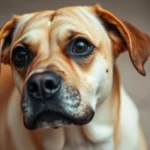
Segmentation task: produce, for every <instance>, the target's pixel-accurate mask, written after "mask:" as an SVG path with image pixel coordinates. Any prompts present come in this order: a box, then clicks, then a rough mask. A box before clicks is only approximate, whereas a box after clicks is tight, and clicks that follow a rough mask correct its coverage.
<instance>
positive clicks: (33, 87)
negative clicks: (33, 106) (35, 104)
mask: <svg viewBox="0 0 150 150" xmlns="http://www.w3.org/2000/svg"><path fill="white" fill-rule="evenodd" d="M28 90H29V91H30V92H32V93H35V92H38V85H37V84H36V83H35V82H31V83H30V84H29V85H28Z"/></svg>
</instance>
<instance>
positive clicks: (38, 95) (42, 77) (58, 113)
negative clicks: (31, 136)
mask: <svg viewBox="0 0 150 150" xmlns="http://www.w3.org/2000/svg"><path fill="white" fill-rule="evenodd" d="M21 106H22V111H23V116H24V124H25V127H26V128H28V129H36V128H39V127H49V126H52V127H60V126H64V125H69V124H76V125H84V124H87V123H88V122H90V121H91V120H92V118H93V116H94V111H93V110H92V109H91V107H90V106H88V105H87V104H86V103H85V102H83V101H82V100H81V96H80V93H79V91H78V90H77V89H76V88H74V87H73V86H69V85H67V84H66V83H65V82H64V81H63V79H62V78H61V77H60V76H59V75H57V74H56V73H55V72H50V71H47V72H42V73H36V74H34V75H32V76H31V77H30V78H29V79H28V81H27V84H26V87H25V89H24V92H23V96H22V103H21Z"/></svg>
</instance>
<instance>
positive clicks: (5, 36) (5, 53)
mask: <svg viewBox="0 0 150 150" xmlns="http://www.w3.org/2000/svg"><path fill="white" fill-rule="evenodd" d="M16 21H17V17H14V18H13V19H12V20H10V21H8V22H7V23H6V24H5V25H4V26H3V27H2V28H1V30H0V59H1V60H0V62H1V63H5V64H9V53H10V45H11V42H12V38H13V33H14V29H15V25H16Z"/></svg>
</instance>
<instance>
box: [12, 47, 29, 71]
mask: <svg viewBox="0 0 150 150" xmlns="http://www.w3.org/2000/svg"><path fill="white" fill-rule="evenodd" d="M29 60H30V55H29V51H28V50H27V49H26V48H25V47H23V46H18V47H16V48H15V49H14V50H13V53H12V61H13V63H14V64H15V66H17V67H19V68H22V67H25V66H26V65H28V63H29Z"/></svg>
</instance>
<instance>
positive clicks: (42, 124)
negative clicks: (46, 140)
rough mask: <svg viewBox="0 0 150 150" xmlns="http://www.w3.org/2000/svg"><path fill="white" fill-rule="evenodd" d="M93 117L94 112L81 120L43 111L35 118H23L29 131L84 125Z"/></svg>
mask: <svg viewBox="0 0 150 150" xmlns="http://www.w3.org/2000/svg"><path fill="white" fill-rule="evenodd" d="M93 117H94V111H92V112H91V113H89V114H88V115H85V116H84V117H83V118H82V117H81V118H80V117H74V116H72V117H71V116H69V115H66V114H64V113H60V112H54V111H43V112H41V113H39V114H38V115H37V116H36V117H30V118H26V117H24V125H25V127H26V128H27V129H29V130H34V129H37V128H48V127H53V128H57V127H61V126H65V125H70V124H75V125H85V124H87V123H89V122H90V121H91V120H92V119H93Z"/></svg>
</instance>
